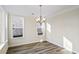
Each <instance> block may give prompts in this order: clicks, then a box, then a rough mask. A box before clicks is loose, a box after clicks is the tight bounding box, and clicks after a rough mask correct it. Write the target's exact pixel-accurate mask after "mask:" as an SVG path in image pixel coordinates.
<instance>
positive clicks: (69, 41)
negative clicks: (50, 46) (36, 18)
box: [47, 9, 79, 53]
mask: <svg viewBox="0 0 79 59" xmlns="http://www.w3.org/2000/svg"><path fill="white" fill-rule="evenodd" d="M47 23H48V24H50V26H51V32H49V31H48V30H47V41H49V42H51V43H54V44H57V45H59V46H61V47H64V48H66V49H67V50H71V48H72V51H73V52H76V53H79V46H78V45H79V9H73V10H71V11H67V12H64V13H62V14H60V15H58V16H55V17H49V18H48V19H47Z"/></svg>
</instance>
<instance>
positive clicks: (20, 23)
mask: <svg viewBox="0 0 79 59" xmlns="http://www.w3.org/2000/svg"><path fill="white" fill-rule="evenodd" d="M12 29H13V38H16V37H23V34H24V33H23V30H24V18H23V17H20V16H12Z"/></svg>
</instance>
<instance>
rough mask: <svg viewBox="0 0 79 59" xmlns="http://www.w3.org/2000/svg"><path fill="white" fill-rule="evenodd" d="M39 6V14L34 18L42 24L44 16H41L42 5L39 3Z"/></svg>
mask: <svg viewBox="0 0 79 59" xmlns="http://www.w3.org/2000/svg"><path fill="white" fill-rule="evenodd" d="M39 7H40V16H39V17H38V18H37V19H36V22H38V23H40V24H42V23H43V22H45V17H43V16H42V5H40V6H39Z"/></svg>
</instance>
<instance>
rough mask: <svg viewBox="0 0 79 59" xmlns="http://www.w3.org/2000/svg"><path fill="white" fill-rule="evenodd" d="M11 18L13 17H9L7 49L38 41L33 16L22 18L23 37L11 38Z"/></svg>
mask: <svg viewBox="0 0 79 59" xmlns="http://www.w3.org/2000/svg"><path fill="white" fill-rule="evenodd" d="M11 16H13V15H9V47H13V46H18V45H22V44H29V43H34V42H39V41H40V38H39V37H38V36H37V33H36V22H35V20H34V19H35V17H33V16H26V17H24V37H19V38H12V25H11V24H12V19H11ZM15 16H16V15H15Z"/></svg>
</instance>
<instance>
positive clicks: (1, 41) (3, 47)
mask: <svg viewBox="0 0 79 59" xmlns="http://www.w3.org/2000/svg"><path fill="white" fill-rule="evenodd" d="M7 21H8V19H7V13H6V12H5V10H4V9H3V8H2V6H0V53H6V52H7V49H8V32H7V29H8V27H7Z"/></svg>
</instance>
